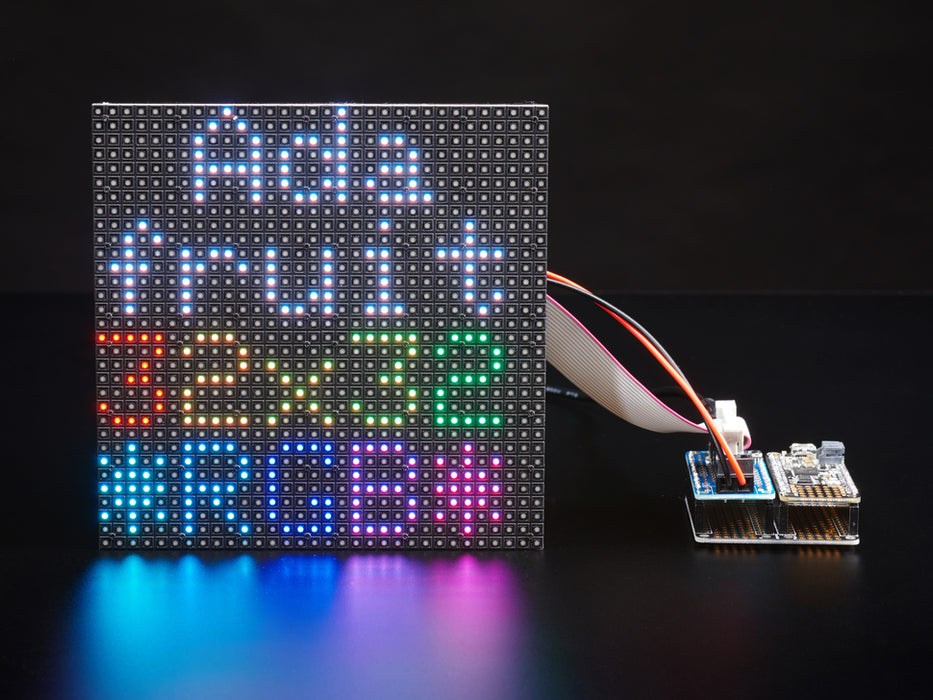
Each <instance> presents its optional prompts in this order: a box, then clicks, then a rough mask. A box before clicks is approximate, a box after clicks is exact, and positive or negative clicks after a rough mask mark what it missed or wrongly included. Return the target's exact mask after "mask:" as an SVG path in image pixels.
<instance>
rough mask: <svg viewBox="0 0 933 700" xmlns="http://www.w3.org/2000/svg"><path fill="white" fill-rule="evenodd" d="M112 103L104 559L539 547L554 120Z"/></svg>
mask: <svg viewBox="0 0 933 700" xmlns="http://www.w3.org/2000/svg"><path fill="white" fill-rule="evenodd" d="M92 111H93V117H92V141H93V177H94V274H95V295H96V301H95V303H96V316H95V319H96V329H95V332H94V342H95V345H96V374H97V397H96V412H97V440H98V443H97V449H98V453H97V457H96V460H97V463H96V468H97V490H98V527H99V543H100V546H101V547H102V548H105V549H136V548H291V549H324V548H363V549H409V548H476V549H489V548H539V547H542V546H543V525H544V403H545V374H544V372H545V359H544V317H545V268H546V243H547V147H548V143H547V139H548V110H547V107H545V106H541V105H533V104H524V105H368V104H347V105H336V104H306V105H253V104H249V105H209V104H204V105H188V104H143V105H122V104H96V105H94V106H93V108H92Z"/></svg>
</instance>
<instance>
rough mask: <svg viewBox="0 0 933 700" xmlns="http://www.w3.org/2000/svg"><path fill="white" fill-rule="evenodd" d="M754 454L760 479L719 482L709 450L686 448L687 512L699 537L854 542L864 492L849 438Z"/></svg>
mask: <svg viewBox="0 0 933 700" xmlns="http://www.w3.org/2000/svg"><path fill="white" fill-rule="evenodd" d="M749 454H751V455H754V457H755V470H754V483H753V488H752V489H751V490H750V491H744V492H739V491H735V490H729V489H724V488H721V487H720V486H718V485H717V478H716V474H715V469H716V467H715V460H714V459H712V458H711V457H710V453H709V452H708V451H706V452H701V451H691V452H688V453H687V471H688V474H689V478H690V482H691V487H692V493H691V495H690V496H689V497H688V498H687V512H688V515H689V517H690V523H691V527H692V528H693V534H694V539H695V540H696V541H697V542H699V543H704V544H711V543H729V544H799V545H855V544H858V542H859V534H858V520H859V504H860V502H861V495H860V494H859V491H858V488H857V487H856V485H855V482H854V481H853V480H852V476H851V475H850V474H849V470H848V468H847V467H846V464H845V445H844V444H843V443H841V442H837V441H824V442H823V443H822V444H821V445H820V447H816V445H814V444H812V443H793V444H792V445H791V446H790V449H789V450H785V451H782V452H769V453H767V455H766V456H765V458H764V459H762V457H761V453H760V452H756V453H749Z"/></svg>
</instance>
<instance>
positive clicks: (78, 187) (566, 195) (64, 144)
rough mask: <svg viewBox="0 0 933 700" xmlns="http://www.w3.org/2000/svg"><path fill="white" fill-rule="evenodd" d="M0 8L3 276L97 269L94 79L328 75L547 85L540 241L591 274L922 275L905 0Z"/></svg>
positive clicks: (923, 226) (297, 80)
mask: <svg viewBox="0 0 933 700" xmlns="http://www.w3.org/2000/svg"><path fill="white" fill-rule="evenodd" d="M916 7H917V8H922V7H923V4H922V3H919V4H916ZM0 24H2V25H3V28H2V29H0V32H2V35H3V41H2V43H0V56H2V71H3V93H4V95H5V96H6V100H5V101H6V104H5V106H4V108H3V109H2V110H0V148H2V153H3V163H4V168H3V170H4V175H3V186H2V188H0V231H2V234H3V239H4V245H5V247H6V254H5V255H4V256H2V257H0V266H2V267H0V290H7V291H68V292H88V291H90V287H91V266H90V264H89V262H88V264H82V263H80V262H79V261H82V260H87V261H89V257H88V255H87V241H88V235H89V229H88V221H89V216H90V201H91V199H90V184H91V177H90V161H89V153H90V138H89V132H90V128H89V126H90V104H91V102H93V101H111V102H121V101H122V102H127V101H139V102H152V101H194V102H236V101H272V102H314V101H331V100H335V101H395V102H405V101H415V102H461V103H462V102H470V101H477V102H486V101H496V102H516V101H523V100H535V101H538V102H544V103H548V104H550V106H551V119H552V123H551V163H550V179H551V186H550V195H551V197H550V201H551V206H550V233H551V236H550V253H551V254H550V258H551V260H552V261H553V262H552V266H554V267H555V269H557V270H558V271H560V272H562V273H564V274H566V275H568V276H571V277H573V278H575V279H579V280H580V281H581V282H583V283H585V284H587V285H588V286H590V287H591V288H595V289H622V290H673V289H677V290H833V289H846V290H921V289H929V288H930V278H931V276H930V274H929V260H930V258H931V252H933V251H931V244H930V236H929V232H930V228H931V224H933V217H931V205H930V203H931V201H933V177H931V169H930V165H929V164H930V161H931V155H933V148H931V141H930V137H929V125H930V123H931V122H933V109H931V107H930V105H929V101H928V100H927V99H926V97H927V93H928V92H929V76H930V67H931V65H930V64H931V61H930V49H929V36H930V32H929V29H930V24H929V23H928V22H926V21H924V20H923V18H922V16H921V15H920V14H919V13H918V11H917V10H916V9H913V8H912V7H911V6H910V5H903V4H899V3H892V2H885V3H874V2H842V3H840V2H825V1H822V0H820V1H814V2H800V3H786V2H767V3H762V2H751V3H749V2H722V3H690V2H684V1H677V2H671V3H665V2H648V1H645V2H595V1H592V0H577V1H574V2H567V1H562V2H551V1H548V0H533V1H530V0H518V1H517V2H502V1H499V2H494V3H485V2H469V3H467V2H446V3H425V2H405V3H383V2H378V3H377V2H370V1H357V2H333V1H332V2H275V1H271V2H259V1H257V0H253V1H251V2H246V1H243V0H225V1H223V2H188V3H177V4H173V3H170V2H158V3H156V2H144V3H136V2H125V1H123V2H116V3H63V2H59V3H55V2H52V3H48V2H23V1H21V0H20V1H14V2H12V3H7V5H6V6H5V7H4V10H3V21H2V22H0Z"/></svg>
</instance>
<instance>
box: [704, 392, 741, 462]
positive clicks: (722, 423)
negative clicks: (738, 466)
mask: <svg viewBox="0 0 933 700" xmlns="http://www.w3.org/2000/svg"><path fill="white" fill-rule="evenodd" d="M713 422H714V423H715V424H716V427H717V428H719V432H721V433H722V436H723V438H725V440H726V444H727V445H728V446H729V451H730V452H732V454H734V455H737V454H741V453H743V452H745V445H746V444H747V442H748V440H747V438H748V434H749V433H748V426H747V425H746V424H745V419H744V418H742V417H741V416H740V415H739V414H738V408H737V407H736V405H735V401H733V400H731V399H730V400H728V401H717V402H716V416H715V418H713Z"/></svg>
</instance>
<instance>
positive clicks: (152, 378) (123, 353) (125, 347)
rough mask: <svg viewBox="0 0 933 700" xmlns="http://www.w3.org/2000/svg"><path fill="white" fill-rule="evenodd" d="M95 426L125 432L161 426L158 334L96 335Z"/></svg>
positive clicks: (161, 343) (162, 354)
mask: <svg viewBox="0 0 933 700" xmlns="http://www.w3.org/2000/svg"><path fill="white" fill-rule="evenodd" d="M97 372H98V382H97V385H98V392H97V393H98V395H97V414H98V423H99V424H101V425H113V426H120V427H126V428H135V427H137V426H141V427H146V426H149V425H152V424H161V423H163V422H164V420H165V418H164V413H165V405H166V395H165V388H164V384H165V377H164V372H165V342H164V336H163V334H162V333H151V332H147V331H143V332H129V333H113V332H111V333H98V334H97Z"/></svg>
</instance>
